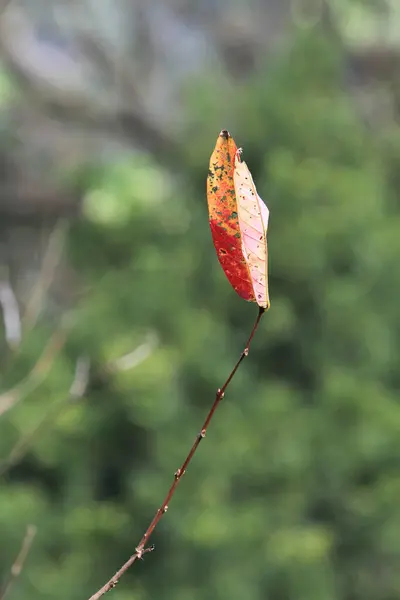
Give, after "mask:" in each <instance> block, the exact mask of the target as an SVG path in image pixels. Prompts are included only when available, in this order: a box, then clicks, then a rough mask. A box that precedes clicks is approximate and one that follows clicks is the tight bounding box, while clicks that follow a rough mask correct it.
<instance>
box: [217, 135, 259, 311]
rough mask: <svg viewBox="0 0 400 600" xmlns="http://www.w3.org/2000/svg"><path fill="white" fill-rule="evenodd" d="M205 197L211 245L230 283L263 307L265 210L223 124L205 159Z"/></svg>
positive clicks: (251, 300) (242, 295)
mask: <svg viewBox="0 0 400 600" xmlns="http://www.w3.org/2000/svg"><path fill="white" fill-rule="evenodd" d="M207 201H208V211H209V222H210V228H211V234H212V238H213V242H214V246H215V249H216V251H217V256H218V260H219V262H220V264H221V266H222V268H223V270H224V273H225V275H226V276H227V278H228V280H229V282H230V284H231V285H232V287H233V289H234V290H235V291H236V292H237V293H238V294H239V296H241V297H242V298H244V299H245V300H247V301H249V302H257V304H258V305H259V306H260V307H261V308H264V309H268V308H269V297H268V280H267V263H268V260H267V238H266V231H267V225H268V214H269V213H268V209H267V207H266V206H265V204H264V203H263V201H262V200H261V198H260V197H259V196H258V194H257V192H256V188H255V185H254V182H253V179H252V177H251V174H250V172H249V170H248V168H247V165H246V163H244V162H242V161H241V159H240V151H239V150H238V149H237V146H236V144H235V141H234V140H233V138H232V137H231V135H230V134H229V132H228V131H226V130H225V129H224V130H222V131H221V133H220V134H219V136H218V139H217V143H216V145H215V148H214V152H213V153H212V155H211V158H210V166H209V171H208V178H207Z"/></svg>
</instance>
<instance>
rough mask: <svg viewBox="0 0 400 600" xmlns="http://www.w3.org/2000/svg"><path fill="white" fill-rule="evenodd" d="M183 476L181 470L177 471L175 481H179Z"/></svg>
mask: <svg viewBox="0 0 400 600" xmlns="http://www.w3.org/2000/svg"><path fill="white" fill-rule="evenodd" d="M181 474H182V475H183V473H181V470H180V469H178V470H177V471H175V473H174V477H175V480H178V479H179V478H180V476H181Z"/></svg>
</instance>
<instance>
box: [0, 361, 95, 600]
mask: <svg viewBox="0 0 400 600" xmlns="http://www.w3.org/2000/svg"><path fill="white" fill-rule="evenodd" d="M89 369H90V362H89V359H88V358H87V357H84V356H81V357H79V358H78V360H77V363H76V367H75V376H74V380H73V382H72V384H71V387H70V388H69V392H68V394H67V396H66V398H64V399H63V400H62V401H61V402H57V403H56V404H52V405H51V406H50V408H49V409H48V410H47V412H46V413H45V415H44V416H43V417H42V419H41V420H40V421H39V423H38V424H37V425H36V426H35V427H34V428H33V429H32V430H31V431H30V432H29V433H27V434H26V435H23V436H22V437H21V438H20V439H19V440H18V442H17V443H16V444H15V446H14V447H13V449H12V450H11V452H10V454H9V455H8V457H7V458H6V459H5V460H4V461H3V462H2V463H1V464H0V477H2V476H3V475H4V474H5V473H7V471H9V470H10V469H11V468H12V467H13V466H14V465H15V464H17V463H18V462H19V461H20V460H21V459H22V458H23V457H24V456H25V454H26V452H27V451H28V449H29V448H30V447H31V446H32V443H33V442H34V440H35V439H36V438H37V436H38V434H39V433H40V432H41V431H43V430H44V429H45V428H46V427H47V426H48V425H49V424H50V423H51V422H52V421H54V419H55V418H56V417H57V416H58V415H59V414H60V413H61V411H62V410H63V409H64V408H65V406H66V405H67V404H69V403H72V402H74V401H75V400H78V399H79V398H82V396H83V395H84V394H85V391H86V388H87V384H88V381H89ZM0 600H1V598H0Z"/></svg>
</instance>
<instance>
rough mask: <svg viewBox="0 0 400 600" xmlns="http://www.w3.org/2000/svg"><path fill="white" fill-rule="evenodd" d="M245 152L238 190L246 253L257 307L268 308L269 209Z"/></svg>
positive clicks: (237, 164)
mask: <svg viewBox="0 0 400 600" xmlns="http://www.w3.org/2000/svg"><path fill="white" fill-rule="evenodd" d="M240 153H241V151H240V150H238V151H237V152H236V155H235V167H234V176H233V181H234V187H235V195H236V202H237V207H238V209H237V211H238V217H239V229H240V235H241V243H242V252H243V255H244V259H245V261H246V264H247V266H248V268H249V271H250V277H251V282H252V287H253V290H254V296H255V300H256V302H257V304H258V305H259V306H261V307H262V308H265V309H268V308H269V305H270V302H269V295H268V246H267V228H268V218H269V210H268V208H267V207H266V206H265V204H264V202H263V201H262V200H261V198H260V196H259V195H258V194H257V190H256V186H255V185H254V181H253V177H252V176H251V173H250V171H249V169H248V167H247V165H246V163H245V162H244V161H242V160H241V158H240Z"/></svg>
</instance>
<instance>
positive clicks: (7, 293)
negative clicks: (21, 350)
mask: <svg viewBox="0 0 400 600" xmlns="http://www.w3.org/2000/svg"><path fill="white" fill-rule="evenodd" d="M0 305H1V308H2V311H3V322H4V333H5V338H6V341H7V344H8V345H9V346H10V348H12V349H13V350H14V349H15V348H16V347H17V346H19V344H20V342H21V331H22V327H21V316H20V313H19V307H18V302H17V298H16V297H15V294H14V291H13V289H12V287H11V285H10V283H9V281H6V280H3V281H0Z"/></svg>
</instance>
